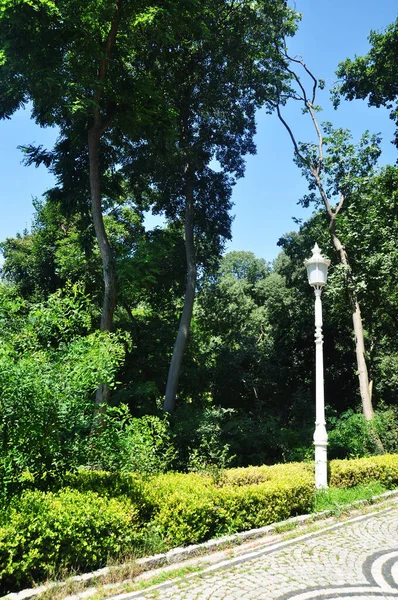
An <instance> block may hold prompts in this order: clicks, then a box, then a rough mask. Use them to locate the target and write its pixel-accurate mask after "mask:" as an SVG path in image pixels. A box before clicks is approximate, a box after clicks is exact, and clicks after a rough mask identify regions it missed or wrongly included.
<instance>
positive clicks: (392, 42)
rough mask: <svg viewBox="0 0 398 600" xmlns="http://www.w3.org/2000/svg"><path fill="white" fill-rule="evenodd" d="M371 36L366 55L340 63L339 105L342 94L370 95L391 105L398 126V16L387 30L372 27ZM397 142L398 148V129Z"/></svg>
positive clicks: (335, 97)
mask: <svg viewBox="0 0 398 600" xmlns="http://www.w3.org/2000/svg"><path fill="white" fill-rule="evenodd" d="M368 39H369V42H370V50H369V52H368V53H367V54H365V56H356V57H355V58H354V60H351V59H349V58H347V59H346V60H345V61H343V62H341V63H340V64H339V66H338V68H337V71H336V74H337V76H338V78H339V82H338V83H337V85H336V86H335V88H334V90H333V101H334V105H335V107H336V108H337V106H338V105H339V103H340V98H341V97H343V98H345V99H347V100H354V98H359V99H361V100H365V99H366V98H367V100H368V104H369V106H377V107H380V106H385V107H386V108H388V109H391V112H390V118H391V119H392V120H393V121H395V124H396V126H397V127H398V18H397V19H396V21H395V22H394V23H392V24H391V25H389V26H388V27H387V28H386V30H385V31H384V32H377V31H371V32H370V35H369V38H368ZM394 143H395V145H396V146H397V148H398V129H397V130H396V132H395V142H394Z"/></svg>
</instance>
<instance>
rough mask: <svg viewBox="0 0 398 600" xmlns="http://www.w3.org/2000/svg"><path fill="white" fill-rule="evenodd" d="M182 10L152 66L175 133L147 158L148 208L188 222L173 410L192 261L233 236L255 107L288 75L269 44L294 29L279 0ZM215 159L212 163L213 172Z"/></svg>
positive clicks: (214, 1) (211, 0) (169, 397)
mask: <svg viewBox="0 0 398 600" xmlns="http://www.w3.org/2000/svg"><path fill="white" fill-rule="evenodd" d="M184 8H185V7H184V6H183V7H182V9H181V7H179V8H178V10H179V13H180V20H181V27H180V28H177V29H176V30H175V31H174V32H173V37H172V38H171V39H170V42H169V44H168V46H167V48H162V52H161V53H159V56H161V60H160V59H159V60H154V61H153V69H152V76H153V78H154V80H155V81H156V82H157V85H156V87H157V89H158V90H161V92H162V95H163V97H164V98H166V102H167V105H168V106H169V107H170V108H171V112H172V114H173V115H174V120H173V122H172V124H173V129H174V136H170V137H169V138H167V139H166V140H165V139H164V136H162V135H161V133H162V132H161V131H160V132H158V133H160V136H159V135H158V137H157V138H156V140H155V141H152V143H151V144H150V145H149V146H148V147H147V148H146V159H145V161H146V165H147V166H146V168H147V169H148V165H151V166H150V168H149V173H148V178H149V180H150V181H151V183H152V194H153V196H154V197H155V198H154V210H155V211H157V212H161V211H164V212H165V214H166V216H167V217H168V218H169V219H172V220H176V221H179V222H181V223H184V230H185V245H186V261H187V278H186V290H185V299H184V307H183V310H182V315H181V319H180V324H179V329H178V334H177V338H176V341H175V344H174V349H173V354H172V358H171V364H170V370H169V377H168V382H167V387H166V395H165V402H164V411H165V412H172V411H173V410H174V407H175V402H176V393H177V386H178V379H179V374H180V370H181V363H182V357H183V354H184V349H185V346H186V343H187V339H188V333H189V327H190V322H191V318H192V310H193V304H194V297H195V288H196V280H197V268H198V265H200V264H202V265H203V261H204V260H208V259H209V257H211V256H213V257H214V256H217V255H219V254H220V250H221V248H222V244H223V240H224V239H226V238H228V237H229V236H230V223H231V217H230V215H229V209H230V208H231V203H230V197H231V191H232V186H233V184H234V183H235V180H236V179H237V178H238V177H241V176H242V175H243V172H244V159H243V157H244V155H245V154H247V153H254V152H255V146H254V143H253V136H254V133H255V110H256V108H258V107H260V106H261V105H263V104H267V103H268V99H269V98H274V97H275V88H276V85H277V83H279V81H280V79H281V78H283V77H284V72H283V70H282V69H281V66H282V65H281V63H280V57H279V55H278V52H277V50H276V47H275V43H276V42H277V41H280V40H281V39H282V38H283V36H284V35H288V34H291V33H293V31H294V27H295V23H294V18H295V14H294V13H293V12H292V11H290V10H288V9H287V8H286V6H285V2H282V1H280V0H262V1H261V2H255V3H253V2H249V1H246V0H244V1H243V2H239V3H235V2H220V0H207V1H206V2H201V3H199V2H197V3H195V2H193V3H192V4H191V6H190V7H189V13H188V11H187V10H185V11H184V10H183V9H184ZM187 25H189V26H188V27H187ZM154 52H155V53H157V48H156V45H153V44H152V43H151V45H150V46H149V47H148V57H149V59H151V56H152V54H153V53H154ZM268 106H269V104H268ZM153 144H155V145H156V151H155V152H154V151H153V149H152V148H153ZM142 157H143V154H141V153H140V155H139V158H140V159H142ZM212 160H215V161H217V162H218V168H211V167H212V166H213V165H211V161H212ZM126 168H127V169H129V171H130V173H132V174H133V178H134V175H135V174H136V173H137V172H138V173H141V175H142V173H143V169H142V167H141V166H140V165H139V163H138V164H137V163H136V164H131V163H130V164H129V165H126ZM146 183H147V179H145V184H146Z"/></svg>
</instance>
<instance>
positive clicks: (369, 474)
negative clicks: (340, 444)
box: [329, 454, 398, 489]
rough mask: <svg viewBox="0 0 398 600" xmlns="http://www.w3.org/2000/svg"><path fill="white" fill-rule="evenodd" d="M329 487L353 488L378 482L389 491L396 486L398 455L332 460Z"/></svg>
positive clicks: (397, 482)
mask: <svg viewBox="0 0 398 600" xmlns="http://www.w3.org/2000/svg"><path fill="white" fill-rule="evenodd" d="M329 467H330V481H329V485H330V486H334V487H354V486H356V485H364V484H366V483H369V482H370V481H378V482H380V483H381V484H383V485H384V486H386V487H387V488H389V489H392V488H394V487H397V485H398V455H397V454H383V455H381V456H372V457H369V458H358V459H355V460H332V461H331V462H330V463H329Z"/></svg>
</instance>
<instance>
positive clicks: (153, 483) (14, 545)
mask: <svg viewBox="0 0 398 600" xmlns="http://www.w3.org/2000/svg"><path fill="white" fill-rule="evenodd" d="M330 473H331V477H330V485H331V486H336V487H353V486H356V485H361V484H366V483H369V482H370V481H374V480H377V481H380V482H381V483H382V484H383V485H385V486H386V487H388V488H393V487H397V486H398V455H384V456H376V457H373V458H362V459H358V460H335V461H331V463H330ZM65 484H67V485H68V486H69V487H66V488H63V489H59V490H56V491H53V492H42V491H38V490H36V491H31V490H26V491H25V492H23V494H22V495H21V497H20V498H14V500H13V502H12V504H11V506H10V507H9V508H8V509H7V510H5V511H3V513H2V516H1V520H0V593H7V592H9V591H11V590H12V591H16V590H18V589H21V588H22V587H24V586H27V585H32V583H34V582H36V583H38V582H40V581H43V580H45V579H47V578H49V577H56V576H59V575H62V574H63V573H65V572H66V571H67V570H69V571H70V570H73V569H75V570H79V571H84V570H88V569H94V568H98V567H100V566H102V565H104V564H106V562H107V560H108V559H109V558H117V557H120V558H123V556H126V555H130V556H131V555H142V553H143V550H146V551H147V553H154V552H158V551H159V549H160V548H161V550H165V549H170V548H173V547H176V546H180V545H184V544H192V543H198V542H202V541H205V540H207V539H210V538H212V537H215V536H219V535H223V534H228V533H233V532H236V531H244V530H247V529H251V528H254V527H262V526H264V525H268V524H270V523H273V522H276V521H280V520H283V519H286V518H288V517H290V516H293V515H298V514H304V513H308V512H310V511H311V509H312V507H313V499H314V469H313V465H312V464H308V463H291V464H286V465H275V466H272V467H268V466H262V467H248V468H246V469H243V468H242V469H229V470H226V471H225V472H224V473H223V474H222V476H221V477H219V478H217V480H216V481H214V479H213V478H212V477H210V476H206V475H199V474H194V473H191V474H181V473H167V474H164V475H157V476H155V477H147V478H145V477H143V476H141V475H137V474H131V475H130V474H124V473H123V474H110V473H106V472H93V471H82V472H79V473H77V474H73V475H72V474H67V475H66V476H65V478H64V481H63V485H65ZM151 536H152V537H151Z"/></svg>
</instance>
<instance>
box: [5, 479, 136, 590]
mask: <svg viewBox="0 0 398 600" xmlns="http://www.w3.org/2000/svg"><path fill="white" fill-rule="evenodd" d="M138 530H139V529H138V513H137V510H136V509H135V508H134V507H133V505H132V503H131V502H129V501H127V500H124V501H122V500H117V499H115V498H113V499H107V498H101V497H100V496H99V495H98V494H96V493H95V492H84V493H81V492H78V491H76V490H72V489H64V490H61V491H59V492H57V493H53V492H41V491H26V492H24V493H23V494H22V496H21V498H19V499H18V500H17V501H16V502H15V503H13V505H11V507H10V508H9V510H8V511H7V513H6V514H5V515H3V524H2V527H0V582H1V583H0V591H1V592H2V593H6V592H8V591H9V590H10V589H13V588H14V589H15V588H18V589H19V588H21V587H23V586H26V585H31V584H32V583H33V582H39V581H43V580H45V579H47V578H49V577H55V576H57V575H59V574H62V572H64V571H67V570H69V571H70V570H71V569H76V570H80V571H85V570H89V569H93V568H96V567H99V566H103V565H105V564H106V562H107V560H108V559H109V558H111V557H115V558H117V557H119V556H123V555H125V554H126V553H127V552H131V550H132V548H133V547H134V545H135V543H136V542H137V539H138V538H139V535H138Z"/></svg>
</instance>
